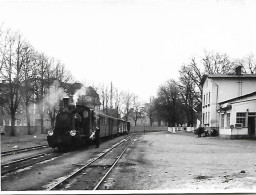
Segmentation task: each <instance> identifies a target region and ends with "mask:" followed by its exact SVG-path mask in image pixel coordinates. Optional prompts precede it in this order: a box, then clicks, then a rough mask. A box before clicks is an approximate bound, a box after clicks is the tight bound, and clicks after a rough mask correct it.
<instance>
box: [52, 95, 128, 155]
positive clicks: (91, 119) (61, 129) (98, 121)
mask: <svg viewBox="0 0 256 195" xmlns="http://www.w3.org/2000/svg"><path fill="white" fill-rule="evenodd" d="M63 102H64V108H63V110H62V111H61V112H60V113H59V114H58V115H57V117H56V122H55V128H54V129H53V130H50V131H49V132H48V136H47V141H48V144H49V146H50V147H52V148H56V147H57V148H59V150H67V149H69V148H71V147H82V146H85V145H87V144H89V143H90V142H91V139H90V137H92V135H93V133H94V131H95V129H96V125H99V126H100V138H105V137H113V136H116V135H119V134H124V133H128V132H129V130H130V129H129V127H130V123H129V122H127V121H125V120H122V119H117V118H114V117H111V116H108V115H105V114H97V113H96V112H95V111H94V110H93V109H91V108H90V107H87V106H83V105H76V106H74V105H69V103H68V102H69V99H68V98H64V99H63Z"/></svg>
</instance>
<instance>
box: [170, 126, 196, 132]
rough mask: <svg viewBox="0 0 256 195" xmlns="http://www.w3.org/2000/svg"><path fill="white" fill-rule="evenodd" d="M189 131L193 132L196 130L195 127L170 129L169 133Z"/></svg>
mask: <svg viewBox="0 0 256 195" xmlns="http://www.w3.org/2000/svg"><path fill="white" fill-rule="evenodd" d="M183 130H184V131H187V132H191V131H194V130H195V127H179V126H178V127H168V131H169V132H171V133H175V132H176V131H183Z"/></svg>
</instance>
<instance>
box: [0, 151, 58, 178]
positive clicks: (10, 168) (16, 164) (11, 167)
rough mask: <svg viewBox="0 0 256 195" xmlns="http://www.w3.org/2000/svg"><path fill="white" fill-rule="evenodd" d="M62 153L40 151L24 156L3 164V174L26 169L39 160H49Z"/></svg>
mask: <svg viewBox="0 0 256 195" xmlns="http://www.w3.org/2000/svg"><path fill="white" fill-rule="evenodd" d="M60 155H61V154H57V153H52V151H50V152H46V153H40V154H36V155H33V156H29V157H24V158H21V159H18V160H14V161H11V162H8V163H4V164H1V176H2V177H3V176H5V175H6V174H7V173H12V172H15V171H17V170H20V169H24V168H26V167H29V166H32V165H34V164H37V163H39V162H42V161H45V160H49V159H51V158H54V157H57V156H60Z"/></svg>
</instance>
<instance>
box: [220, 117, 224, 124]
mask: <svg viewBox="0 0 256 195" xmlns="http://www.w3.org/2000/svg"><path fill="white" fill-rule="evenodd" d="M220 127H224V114H221V115H220Z"/></svg>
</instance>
